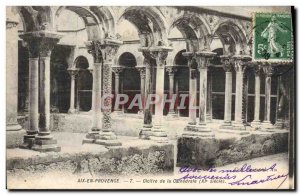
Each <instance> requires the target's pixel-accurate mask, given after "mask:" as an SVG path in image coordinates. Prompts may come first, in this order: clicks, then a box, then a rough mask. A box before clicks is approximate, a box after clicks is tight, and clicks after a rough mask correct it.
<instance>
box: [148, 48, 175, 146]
mask: <svg viewBox="0 0 300 195" xmlns="http://www.w3.org/2000/svg"><path fill="white" fill-rule="evenodd" d="M169 51H172V49H171V48H169V47H155V48H151V49H150V55H151V57H152V58H153V59H154V60H155V62H156V80H155V96H156V98H158V99H159V100H158V101H156V103H155V115H154V120H153V127H152V129H151V135H150V136H149V138H150V139H151V140H155V141H157V142H168V138H167V133H166V132H165V130H164V129H163V126H162V121H163V110H164V79H165V63H166V58H167V56H168V52H169Z"/></svg>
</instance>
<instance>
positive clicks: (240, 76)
mask: <svg viewBox="0 0 300 195" xmlns="http://www.w3.org/2000/svg"><path fill="white" fill-rule="evenodd" d="M233 60H234V69H235V72H236V81H235V83H236V84H235V112H234V121H233V123H232V130H228V131H229V132H230V133H235V134H239V135H246V134H249V132H247V131H246V127H245V124H244V123H243V87H244V72H245V69H246V67H247V65H248V63H249V62H250V60H251V56H248V55H235V56H233Z"/></svg>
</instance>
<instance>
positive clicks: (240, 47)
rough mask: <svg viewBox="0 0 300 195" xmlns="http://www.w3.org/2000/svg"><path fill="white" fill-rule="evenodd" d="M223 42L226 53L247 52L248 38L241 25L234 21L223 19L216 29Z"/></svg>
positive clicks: (215, 31)
mask: <svg viewBox="0 0 300 195" xmlns="http://www.w3.org/2000/svg"><path fill="white" fill-rule="evenodd" d="M213 35H214V36H215V35H216V36H218V37H219V38H220V40H221V42H222V44H223V46H224V47H223V49H224V54H246V46H247V38H246V34H245V32H244V30H243V28H242V27H241V26H239V25H238V24H237V23H234V22H233V21H231V20H229V21H221V22H219V23H218V24H217V25H216V26H215V28H214V30H213Z"/></svg>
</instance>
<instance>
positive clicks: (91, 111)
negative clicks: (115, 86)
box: [75, 68, 101, 113]
mask: <svg viewBox="0 0 300 195" xmlns="http://www.w3.org/2000/svg"><path fill="white" fill-rule="evenodd" d="M88 71H89V72H90V74H91V75H92V78H93V84H94V76H93V75H94V74H93V68H88ZM93 86H94V85H93ZM100 90H101V89H100ZM75 110H76V111H77V109H76V108H75ZM89 113H93V89H92V104H91V110H90V111H89Z"/></svg>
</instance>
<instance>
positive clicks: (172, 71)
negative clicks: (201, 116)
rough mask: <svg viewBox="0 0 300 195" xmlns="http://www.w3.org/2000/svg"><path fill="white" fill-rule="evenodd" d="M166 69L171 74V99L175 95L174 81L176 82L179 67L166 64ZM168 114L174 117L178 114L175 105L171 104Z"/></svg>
mask: <svg viewBox="0 0 300 195" xmlns="http://www.w3.org/2000/svg"><path fill="white" fill-rule="evenodd" d="M166 71H167V73H168V75H169V99H171V98H173V96H174V83H175V80H174V76H175V73H176V72H177V67H175V66H166ZM172 101H173V100H172ZM175 101H176V100H175ZM168 116H172V117H177V116H178V114H176V112H175V108H174V106H170V108H169V113H168Z"/></svg>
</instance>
